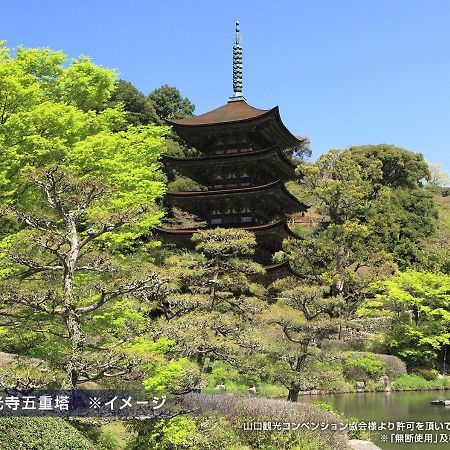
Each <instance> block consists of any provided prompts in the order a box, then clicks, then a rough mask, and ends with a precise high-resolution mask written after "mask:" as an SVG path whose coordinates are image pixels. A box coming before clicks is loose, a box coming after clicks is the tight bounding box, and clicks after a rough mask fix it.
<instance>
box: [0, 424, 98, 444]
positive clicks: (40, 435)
mask: <svg viewBox="0 0 450 450" xmlns="http://www.w3.org/2000/svg"><path fill="white" fill-rule="evenodd" d="M0 448H1V449H2V450H36V449H39V450H61V449H70V450H93V449H94V448H95V446H94V443H93V442H92V441H90V440H89V439H88V438H86V437H85V436H84V435H83V434H82V433H81V432H80V431H78V430H77V429H75V428H74V427H72V426H71V425H69V424H68V423H67V422H65V421H64V420H63V419H61V418H58V417H51V418H50V417H2V418H0Z"/></svg>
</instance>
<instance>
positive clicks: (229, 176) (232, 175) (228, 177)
mask: <svg viewBox="0 0 450 450" xmlns="http://www.w3.org/2000/svg"><path fill="white" fill-rule="evenodd" d="M230 178H237V175H236V174H235V173H229V174H227V179H230Z"/></svg>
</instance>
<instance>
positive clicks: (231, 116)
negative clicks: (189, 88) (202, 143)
mask: <svg viewBox="0 0 450 450" xmlns="http://www.w3.org/2000/svg"><path fill="white" fill-rule="evenodd" d="M276 108H277V107H275V108H272V109H259V108H255V107H254V106H251V105H249V104H248V103H247V102H246V101H245V100H239V101H229V102H227V103H225V105H222V106H219V107H218V108H215V109H213V110H211V111H208V112H206V113H203V114H200V115H198V116H193V117H188V118H186V119H172V120H170V119H166V122H167V123H168V124H169V125H175V126H181V127H191V126H195V127H198V126H202V127H203V126H210V125H219V124H230V123H239V122H246V121H249V120H253V119H256V118H260V117H264V116H267V115H270V114H271V113H272V111H274V110H275V109H276Z"/></svg>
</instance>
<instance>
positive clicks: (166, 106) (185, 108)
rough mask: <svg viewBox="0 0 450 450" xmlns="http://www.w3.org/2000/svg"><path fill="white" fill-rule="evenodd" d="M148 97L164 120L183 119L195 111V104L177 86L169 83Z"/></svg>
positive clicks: (160, 117)
mask: <svg viewBox="0 0 450 450" xmlns="http://www.w3.org/2000/svg"><path fill="white" fill-rule="evenodd" d="M148 99H149V100H150V102H151V103H152V104H153V107H154V108H155V111H156V114H157V115H158V117H159V119H160V120H161V121H162V122H163V121H164V119H183V118H185V117H190V116H192V114H193V113H194V109H195V105H194V104H193V103H191V101H190V100H189V99H188V98H187V97H185V98H183V97H182V96H181V94H180V91H179V90H178V89H177V88H176V87H174V86H169V85H168V84H165V85H164V86H161V87H160V88H158V89H155V90H154V91H153V92H151V93H150V94H149V96H148Z"/></svg>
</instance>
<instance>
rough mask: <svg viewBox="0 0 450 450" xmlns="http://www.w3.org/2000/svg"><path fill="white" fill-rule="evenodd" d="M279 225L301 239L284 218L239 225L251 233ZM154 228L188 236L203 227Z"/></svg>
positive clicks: (164, 232)
mask: <svg viewBox="0 0 450 450" xmlns="http://www.w3.org/2000/svg"><path fill="white" fill-rule="evenodd" d="M279 227H281V228H282V229H283V231H285V233H286V234H287V235H288V236H289V237H291V238H294V239H303V238H302V237H301V236H299V235H298V234H297V233H295V232H294V231H292V230H291V229H290V228H289V226H288V224H287V222H286V220H279V221H277V222H273V223H267V224H263V225H250V226H248V227H241V228H240V229H242V230H245V231H250V232H252V233H258V232H265V231H271V230H275V229H277V228H279ZM154 230H155V231H156V232H157V233H161V234H166V235H173V236H175V235H177V236H189V235H191V234H194V233H197V232H199V231H202V230H204V229H203V228H164V227H154Z"/></svg>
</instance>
